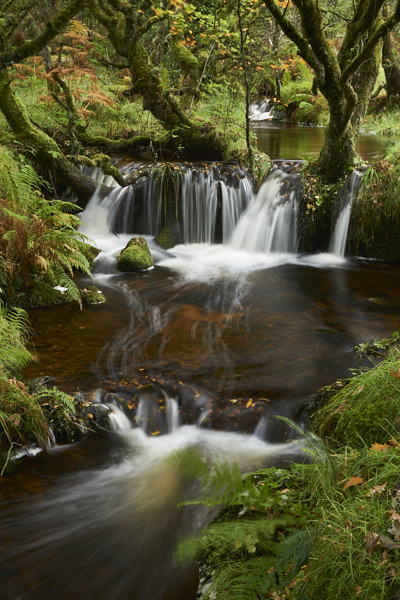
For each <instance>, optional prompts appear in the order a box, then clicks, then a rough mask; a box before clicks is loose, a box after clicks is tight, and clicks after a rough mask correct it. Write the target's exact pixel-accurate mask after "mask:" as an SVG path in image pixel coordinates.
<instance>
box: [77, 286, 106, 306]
mask: <svg viewBox="0 0 400 600" xmlns="http://www.w3.org/2000/svg"><path fill="white" fill-rule="evenodd" d="M80 292H81V298H82V304H83V305H84V306H88V305H91V304H104V302H106V297H105V296H104V294H103V293H102V292H101V291H100V290H99V289H98V288H97V287H96V286H94V285H88V286H86V287H85V289H83V290H80Z"/></svg>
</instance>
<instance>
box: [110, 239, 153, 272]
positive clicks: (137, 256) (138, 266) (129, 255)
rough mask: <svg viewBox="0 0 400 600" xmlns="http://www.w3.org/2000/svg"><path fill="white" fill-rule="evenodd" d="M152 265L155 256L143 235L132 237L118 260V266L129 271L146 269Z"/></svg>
mask: <svg viewBox="0 0 400 600" xmlns="http://www.w3.org/2000/svg"><path fill="white" fill-rule="evenodd" d="M152 266H153V258H152V256H151V253H150V250H149V247H148V245H147V242H146V240H145V239H144V238H143V237H136V238H132V239H131V240H130V241H129V242H128V244H127V245H126V246H125V248H124V249H123V250H122V252H121V254H120V256H119V258H118V261H117V268H118V269H119V270H120V271H124V272H127V273H132V272H135V271H145V270H146V269H150V267H152Z"/></svg>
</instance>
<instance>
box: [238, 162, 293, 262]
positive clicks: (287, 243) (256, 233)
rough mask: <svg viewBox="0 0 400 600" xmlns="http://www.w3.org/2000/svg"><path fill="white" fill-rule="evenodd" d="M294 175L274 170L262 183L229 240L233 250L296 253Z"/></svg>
mask: <svg viewBox="0 0 400 600" xmlns="http://www.w3.org/2000/svg"><path fill="white" fill-rule="evenodd" d="M299 178H300V176H299V175H298V174H295V175H293V174H286V173H283V172H282V171H280V170H275V171H274V172H273V173H272V174H271V175H270V176H269V177H268V178H267V179H266V180H265V182H264V183H263V184H262V186H261V187H260V189H259V191H258V194H257V195H256V196H255V197H254V198H253V199H252V201H251V203H250V205H249V206H248V208H247V210H246V211H245V212H244V213H243V214H242V216H241V218H240V220H239V222H238V224H237V227H236V229H235V231H234V233H233V235H232V237H231V239H230V245H231V246H232V247H233V248H235V249H240V250H248V251H250V252H262V253H264V254H269V253H271V252H292V253H293V252H296V251H297V203H296V192H295V187H294V185H293V184H294V183H296V182H299Z"/></svg>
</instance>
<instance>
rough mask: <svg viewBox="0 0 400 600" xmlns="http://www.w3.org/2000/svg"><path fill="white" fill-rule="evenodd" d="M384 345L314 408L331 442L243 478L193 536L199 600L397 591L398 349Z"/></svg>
mask: <svg viewBox="0 0 400 600" xmlns="http://www.w3.org/2000/svg"><path fill="white" fill-rule="evenodd" d="M375 347H376V344H375V345H373V349H374V350H375ZM385 351H386V352H388V357H387V358H386V359H385V360H384V361H383V362H382V363H381V364H380V365H378V366H376V367H375V368H373V369H369V370H367V371H365V372H363V373H360V374H359V375H356V376H355V377H354V378H353V379H351V380H349V381H348V382H347V384H346V385H345V386H344V388H343V389H342V390H340V391H339V392H338V393H337V394H336V395H334V396H333V397H332V398H331V399H330V400H329V401H328V403H327V404H326V406H325V407H324V408H323V409H322V411H321V412H320V413H318V414H317V417H316V419H315V420H314V423H316V425H315V428H316V430H317V431H318V432H319V433H320V434H321V435H322V436H327V439H328V440H329V442H330V443H329V446H328V445H325V447H324V448H323V454H322V455H321V452H320V449H319V448H318V447H316V450H317V451H318V450H319V454H318V452H317V456H319V460H316V462H314V463H313V464H307V465H298V464H295V465H292V466H291V467H290V468H288V469H277V468H274V467H271V468H268V469H262V470H260V471H257V472H256V473H252V474H250V475H248V476H247V477H246V478H244V479H242V480H240V483H236V487H235V489H233V490H232V488H231V491H230V495H228V498H225V508H224V509H223V511H222V512H221V513H220V515H219V516H218V517H217V519H216V520H215V521H214V522H213V523H212V524H211V526H210V527H208V529H207V530H206V531H205V532H204V534H203V535H202V537H201V538H200V540H198V541H197V542H195V543H194V542H193V541H191V542H190V544H191V545H190V544H189V548H190V549H191V551H192V552H193V544H195V548H196V550H195V552H197V558H198V560H199V561H200V574H201V583H200V596H199V597H200V598H201V600H211V599H213V598H218V600H225V599H226V600H228V599H229V600H242V599H244V598H245V599H247V600H259V598H266V599H269V598H271V599H273V600H284V599H293V600H321V599H323V600H337V598H340V599H341V600H352V599H354V598H360V599H362V600H388V599H389V598H393V599H394V598H397V597H398V594H399V590H400V569H399V558H400V475H399V473H400V431H399V420H398V419H399V417H398V416H399V414H400V411H399V408H400V386H399V381H400V353H399V350H398V349H397V347H396V345H395V344H386V345H385ZM320 415H321V416H320ZM323 428H325V429H326V431H325V429H324V430H322V429H323ZM310 444H311V445H312V444H313V438H312V437H311V438H310ZM224 479H226V480H227V481H228V478H227V477H226V475H224V471H223V469H222V468H221V469H220V470H219V481H220V482H221V481H223V480H224ZM231 484H232V481H230V485H231ZM220 500H221V497H219V498H216V503H218V501H220ZM208 501H209V499H208Z"/></svg>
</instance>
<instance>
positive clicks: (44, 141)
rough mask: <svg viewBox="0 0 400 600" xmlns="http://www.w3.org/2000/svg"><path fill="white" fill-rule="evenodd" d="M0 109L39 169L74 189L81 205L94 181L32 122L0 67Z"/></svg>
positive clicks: (93, 189) (88, 196)
mask: <svg viewBox="0 0 400 600" xmlns="http://www.w3.org/2000/svg"><path fill="white" fill-rule="evenodd" d="M0 110H1V112H2V113H3V115H4V116H5V118H6V119H7V122H8V124H9V126H10V127H11V129H12V131H13V133H14V135H15V137H16V138H17V140H18V141H19V142H20V143H21V144H23V145H24V146H25V148H26V150H27V151H28V152H29V151H30V152H32V158H33V159H34V160H35V161H36V162H37V163H38V165H39V166H40V167H41V169H42V170H43V172H44V173H45V174H50V176H51V177H50V179H53V180H55V181H57V182H58V183H62V184H64V185H66V186H68V187H70V188H71V189H72V190H74V191H75V192H76V194H77V196H78V198H79V200H80V202H79V204H80V205H81V206H84V205H85V204H86V202H87V201H88V200H89V198H90V197H91V196H92V194H93V193H94V191H95V189H96V184H95V182H94V181H93V179H91V178H90V177H88V176H86V175H84V174H83V173H82V172H81V171H80V170H79V169H78V168H77V167H76V166H75V165H74V164H73V163H72V162H71V161H69V160H68V159H67V158H66V156H64V154H63V153H62V152H61V150H60V148H59V146H58V145H57V144H56V142H55V141H54V140H53V139H52V138H51V137H49V136H48V135H47V134H46V133H44V132H43V131H42V130H41V129H39V128H38V127H36V125H34V124H33V123H32V121H31V119H30V117H29V114H28V112H27V110H26V108H25V106H24V105H23V104H22V102H21V101H20V100H19V98H17V97H16V96H15V95H14V93H13V91H12V89H11V86H10V80H9V77H8V72H7V70H6V69H0Z"/></svg>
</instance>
